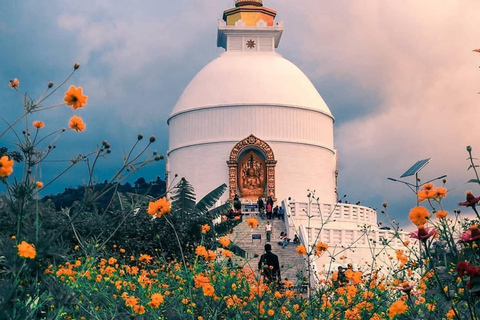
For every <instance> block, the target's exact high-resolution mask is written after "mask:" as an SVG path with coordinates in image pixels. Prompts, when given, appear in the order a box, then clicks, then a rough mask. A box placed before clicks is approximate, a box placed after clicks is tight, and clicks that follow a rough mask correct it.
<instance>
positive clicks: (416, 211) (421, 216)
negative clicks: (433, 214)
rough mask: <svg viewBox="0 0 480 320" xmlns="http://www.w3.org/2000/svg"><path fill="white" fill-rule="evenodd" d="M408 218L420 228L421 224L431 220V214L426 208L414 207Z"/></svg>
mask: <svg viewBox="0 0 480 320" xmlns="http://www.w3.org/2000/svg"><path fill="white" fill-rule="evenodd" d="M408 218H409V219H410V220H411V221H412V222H413V223H414V224H416V225H417V226H418V225H420V224H425V223H426V222H427V219H428V218H430V214H429V213H428V210H427V209H425V207H414V208H413V209H412V210H410V215H409V216H408Z"/></svg>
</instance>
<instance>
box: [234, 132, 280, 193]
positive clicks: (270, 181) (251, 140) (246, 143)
mask: <svg viewBox="0 0 480 320" xmlns="http://www.w3.org/2000/svg"><path fill="white" fill-rule="evenodd" d="M249 149H252V150H258V151H260V152H261V153H262V154H263V156H265V166H266V171H267V172H266V178H267V182H266V185H267V190H266V196H268V197H272V199H273V201H276V200H277V199H276V198H275V166H276V165H277V161H276V160H275V156H274V155H273V151H272V148H270V146H269V145H268V143H266V142H265V141H263V140H261V139H259V138H257V137H255V136H254V135H253V134H251V135H249V136H248V137H246V138H245V139H243V140H241V141H239V142H238V143H237V144H236V145H235V146H234V147H233V149H232V151H231V152H230V158H229V160H228V161H227V165H228V185H229V196H228V200H230V201H231V200H233V198H234V197H235V195H236V194H238V182H239V181H238V176H239V175H238V162H239V156H241V155H242V153H244V151H247V152H248V151H249Z"/></svg>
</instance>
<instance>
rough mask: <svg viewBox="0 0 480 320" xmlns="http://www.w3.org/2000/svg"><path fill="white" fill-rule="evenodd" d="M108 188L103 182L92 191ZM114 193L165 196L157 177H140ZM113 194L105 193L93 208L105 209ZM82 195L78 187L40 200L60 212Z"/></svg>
mask: <svg viewBox="0 0 480 320" xmlns="http://www.w3.org/2000/svg"><path fill="white" fill-rule="evenodd" d="M110 185H113V184H110ZM108 186H109V184H108V182H107V181H105V182H104V183H98V184H96V185H95V186H94V187H93V188H94V190H98V191H100V190H102V189H104V188H105V187H108ZM116 191H117V192H121V193H137V194H141V195H149V196H152V197H154V198H159V197H161V196H163V195H165V192H166V182H165V181H163V180H162V179H160V178H159V177H157V179H156V180H154V181H150V182H146V180H145V179H144V178H143V177H141V178H138V179H137V180H136V181H135V182H134V184H133V186H132V185H131V184H130V183H128V182H127V183H125V184H123V185H119V186H118V188H117V190H116ZM113 192H114V189H112V190H111V191H109V192H107V193H106V194H105V195H104V196H102V197H101V198H100V199H99V201H97V203H95V206H96V207H97V208H99V209H102V208H106V207H107V206H108V204H109V202H110V200H111V199H112V196H113ZM84 195H85V187H84V186H79V187H77V188H65V191H64V192H62V193H58V194H55V195H48V196H45V197H43V198H42V201H48V200H51V201H53V203H54V204H55V209H56V210H60V209H61V208H68V207H71V206H72V205H73V203H74V202H75V201H81V200H82V199H83V197H84Z"/></svg>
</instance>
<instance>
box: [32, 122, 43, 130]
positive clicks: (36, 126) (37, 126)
mask: <svg viewBox="0 0 480 320" xmlns="http://www.w3.org/2000/svg"><path fill="white" fill-rule="evenodd" d="M33 126H34V127H35V128H37V129H40V128H43V127H45V123H43V122H42V121H33Z"/></svg>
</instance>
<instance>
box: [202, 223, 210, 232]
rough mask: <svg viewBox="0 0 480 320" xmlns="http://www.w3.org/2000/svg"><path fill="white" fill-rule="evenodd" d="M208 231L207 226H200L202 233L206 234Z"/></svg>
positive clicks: (208, 227)
mask: <svg viewBox="0 0 480 320" xmlns="http://www.w3.org/2000/svg"><path fill="white" fill-rule="evenodd" d="M208 231H210V226H209V225H208V224H204V225H202V233H207V232H208Z"/></svg>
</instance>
